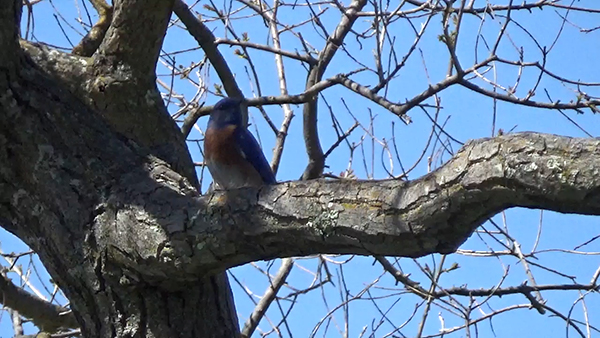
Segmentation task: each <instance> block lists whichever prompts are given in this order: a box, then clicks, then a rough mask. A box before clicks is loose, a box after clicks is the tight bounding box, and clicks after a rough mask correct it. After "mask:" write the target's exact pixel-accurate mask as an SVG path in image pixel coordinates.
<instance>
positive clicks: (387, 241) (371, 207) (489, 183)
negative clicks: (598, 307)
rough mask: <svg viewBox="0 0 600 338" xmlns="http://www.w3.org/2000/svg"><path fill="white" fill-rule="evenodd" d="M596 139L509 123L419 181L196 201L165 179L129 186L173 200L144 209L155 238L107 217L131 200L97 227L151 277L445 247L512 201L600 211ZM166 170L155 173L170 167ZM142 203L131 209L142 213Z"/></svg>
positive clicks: (124, 259)
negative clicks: (163, 184)
mask: <svg viewBox="0 0 600 338" xmlns="http://www.w3.org/2000/svg"><path fill="white" fill-rule="evenodd" d="M598 149H600V140H595V139H572V138H568V137H559V136H555V135H545V134H535V133H524V134H511V135H507V136H502V137H497V138H492V139H482V140H478V141H473V142H470V143H469V144H467V145H466V146H465V147H464V148H463V149H462V150H461V151H460V152H459V153H458V154H457V155H456V156H455V157H454V158H453V159H452V160H450V161H449V162H448V163H447V164H446V165H444V166H443V167H441V168H439V169H438V170H436V171H434V172H433V173H431V174H429V175H427V176H425V177H423V178H421V179H418V180H415V181H412V182H402V181H394V180H386V181H347V180H342V181H322V180H319V181H311V182H290V183H285V184H280V185H277V186H273V187H268V188H267V187H265V188H263V190H262V191H260V193H259V194H258V195H257V194H256V191H254V190H239V191H230V192H228V193H227V194H215V195H211V196H206V197H203V198H200V199H197V200H190V199H189V198H185V197H183V196H182V197H178V195H177V193H175V192H169V190H168V189H166V188H165V189H166V190H165V189H162V190H160V191H156V192H152V193H147V192H139V194H140V195H139V196H136V195H135V192H133V191H130V192H129V193H128V194H123V195H127V196H128V198H131V199H132V200H142V199H143V200H146V201H159V200H162V201H167V200H168V201H169V204H170V207H169V208H167V209H166V211H164V212H158V213H153V214H152V215H147V216H148V217H147V218H145V222H146V223H147V224H149V225H150V227H149V230H147V232H148V234H147V235H146V234H142V235H143V236H145V238H146V236H147V237H148V238H147V240H144V241H142V242H141V243H140V241H137V242H135V245H136V246H135V247H132V246H131V245H130V244H128V243H132V242H133V238H134V237H135V238H137V237H138V236H140V233H139V232H136V233H133V232H132V231H133V228H131V227H130V226H129V225H127V223H128V222H116V223H115V222H114V221H111V219H108V218H106V217H109V216H110V215H115V214H116V215H118V216H117V218H120V219H128V218H129V217H132V216H127V215H129V214H130V213H132V212H133V211H129V210H127V208H125V207H122V208H121V207H111V208H110V210H107V212H106V213H104V214H103V215H100V216H99V217H98V219H97V222H98V225H97V226H98V227H100V226H101V224H113V225H111V226H110V227H107V226H105V227H103V236H108V237H110V238H111V240H110V241H109V242H111V243H115V247H116V248H118V250H116V251H111V252H112V254H113V255H114V257H115V259H117V260H118V261H120V262H121V263H123V264H125V265H127V266H130V267H131V268H133V269H135V270H138V269H139V271H140V273H143V274H145V275H146V276H147V277H149V278H152V279H156V278H158V279H160V276H159V275H158V274H161V275H165V276H170V278H176V277H175V276H188V277H189V276H190V275H201V274H203V273H208V272H211V271H220V270H222V269H225V268H229V267H232V266H236V265H239V264H244V263H247V262H251V261H257V260H261V259H272V258H276V257H290V256H304V255H312V254H319V253H337V254H361V255H391V256H410V257H419V256H423V255H427V254H430V253H433V252H439V253H449V252H452V251H454V250H455V249H456V248H458V246H460V245H461V244H462V243H463V242H464V241H465V240H466V239H467V238H468V237H469V236H470V235H471V233H472V232H473V231H474V230H475V229H476V228H477V227H478V226H479V225H480V224H482V223H483V222H484V221H485V220H486V219H488V218H489V217H491V216H493V215H494V214H496V213H498V212H500V211H502V210H505V209H507V208H510V207H515V206H520V207H527V208H542V209H547V210H554V211H558V212H568V213H580V214H594V215H598V214H600V199H599V198H598V195H599V194H600V177H599V176H598V175H597V174H595V173H597V172H599V171H600V153H599V152H598ZM162 170H164V168H163V169H162ZM162 170H159V171H157V172H154V173H151V176H155V177H163V176H164V173H161V171H162ZM124 179H125V178H124ZM126 179H127V182H130V180H131V179H133V177H128V178H126ZM137 179H139V178H137ZM155 179H156V178H155ZM152 181H153V180H150V181H149V182H152ZM124 183H125V182H124ZM140 184H142V183H140ZM142 185H145V184H142ZM142 197H143V198H142ZM124 202H126V201H124ZM156 203H158V202H156ZM148 208H149V206H148V205H146V207H145V208H144V209H145V210H148ZM163 209H164V207H163ZM182 210H186V211H185V212H183V211H182ZM192 210H194V211H192ZM140 212H141V211H140V210H139V209H138V208H135V214H136V215H138V216H136V217H138V219H139V217H140V216H139V215H140ZM186 215H187V216H186ZM110 217H113V216H110ZM160 229H162V230H160ZM136 231H139V230H136ZM234 243H235V244H234ZM122 252H127V253H129V255H127V256H125V255H122V254H121V253H122ZM131 253H135V255H137V258H135V259H132V256H131ZM147 271H151V272H147ZM150 274H152V275H150Z"/></svg>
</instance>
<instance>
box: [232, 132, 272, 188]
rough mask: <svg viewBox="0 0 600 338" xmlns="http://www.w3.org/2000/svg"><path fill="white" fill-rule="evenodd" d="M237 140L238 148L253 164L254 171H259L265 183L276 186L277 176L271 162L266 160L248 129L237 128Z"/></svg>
mask: <svg viewBox="0 0 600 338" xmlns="http://www.w3.org/2000/svg"><path fill="white" fill-rule="evenodd" d="M236 134H237V135H236V139H237V142H238V146H239V147H240V150H241V152H242V156H244V158H245V159H246V160H247V161H248V162H250V164H252V166H253V167H254V169H256V171H258V173H259V174H260V177H262V179H263V182H264V183H265V184H275V183H277V180H276V179H275V175H274V174H273V171H272V170H271V166H269V162H267V159H266V158H265V155H264V154H263V152H262V149H260V146H259V145H258V142H257V141H256V139H255V138H254V136H253V135H252V133H250V131H248V129H246V128H241V127H238V128H237V133H236Z"/></svg>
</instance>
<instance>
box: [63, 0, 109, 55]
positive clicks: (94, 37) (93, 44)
mask: <svg viewBox="0 0 600 338" xmlns="http://www.w3.org/2000/svg"><path fill="white" fill-rule="evenodd" d="M90 2H91V3H92V5H93V6H94V9H95V10H96V12H98V22H96V23H95V24H94V26H93V27H92V29H90V31H89V32H88V33H87V34H86V35H85V36H84V37H83V39H81V41H80V42H79V44H77V46H75V47H73V50H72V53H73V54H75V55H79V56H87V57H90V56H92V55H93V54H94V53H95V52H96V50H98V47H100V44H101V43H102V40H103V39H104V37H105V36H106V32H107V31H108V27H110V23H111V21H112V15H113V8H112V6H109V5H108V4H107V3H106V0H90Z"/></svg>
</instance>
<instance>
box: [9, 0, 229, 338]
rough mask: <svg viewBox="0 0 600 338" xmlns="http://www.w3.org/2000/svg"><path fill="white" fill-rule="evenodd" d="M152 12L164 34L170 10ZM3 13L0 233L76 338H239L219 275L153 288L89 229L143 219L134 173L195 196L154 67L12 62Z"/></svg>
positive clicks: (47, 58)
mask: <svg viewBox="0 0 600 338" xmlns="http://www.w3.org/2000/svg"><path fill="white" fill-rule="evenodd" d="M154 2H155V3H157V4H158V5H157V7H162V14H160V13H159V14H157V15H156V17H158V18H160V19H161V20H159V22H160V23H159V24H158V25H157V26H158V27H157V28H156V29H157V30H158V31H160V30H161V29H162V33H160V34H164V29H165V27H166V22H167V20H168V15H170V3H169V2H168V1H154ZM3 3H4V4H3V7H4V8H1V9H0V19H1V21H0V22H1V27H0V46H1V47H2V48H1V49H2V51H1V52H0V63H1V64H2V67H1V68H0V93H1V95H0V163H2V164H3V165H0V225H1V226H3V227H4V228H5V229H7V230H9V231H10V232H12V233H13V234H15V235H16V236H18V237H19V238H21V239H22V240H23V241H25V243H27V244H28V245H29V246H30V247H31V248H32V249H34V250H35V251H36V252H37V253H38V254H39V256H40V259H41V260H42V262H43V263H44V265H45V267H46V268H47V269H48V271H49V272H50V274H51V275H52V277H53V278H54V280H55V282H56V283H57V284H58V285H59V286H60V287H61V289H62V290H63V291H64V292H65V294H66V296H67V297H68V298H69V300H70V302H71V307H72V309H73V311H74V313H75V315H76V317H77V319H78V321H79V323H80V325H81V330H82V334H83V335H84V336H85V337H234V336H236V335H238V332H239V327H238V322H237V316H236V312H235V307H234V303H233V300H232V295H231V290H230V287H229V284H228V281H227V276H226V274H225V273H224V272H221V273H219V274H217V275H213V276H212V277H204V276H193V277H189V278H187V280H181V279H179V280H177V281H175V282H171V283H170V284H169V285H168V286H164V285H157V284H156V283H155V281H152V280H145V279H144V277H143V276H140V275H139V274H138V273H137V272H135V271H134V270H128V269H127V268H126V267H125V266H123V264H121V263H120V262H118V260H116V259H115V258H114V256H113V255H112V254H110V252H109V251H110V250H109V248H110V247H111V243H109V242H107V241H106V240H105V239H109V238H105V237H103V236H102V233H101V231H100V227H99V226H98V222H97V218H98V217H99V216H100V215H105V214H106V211H107V210H109V212H110V210H112V209H111V208H110V206H113V205H119V206H123V205H127V207H128V208H129V207H131V206H132V205H133V206H134V207H139V208H144V202H143V201H132V200H131V199H130V197H131V196H128V195H127V193H128V192H130V191H131V190H128V189H130V187H128V186H126V185H125V184H127V182H124V178H127V177H129V178H131V176H128V174H130V173H131V172H136V173H137V174H138V175H146V177H147V173H144V168H149V167H152V166H170V167H172V168H176V170H177V171H178V172H180V173H181V175H182V176H180V177H179V178H178V180H179V181H181V185H182V186H183V187H184V188H183V189H182V190H185V193H186V194H187V195H197V192H196V187H197V180H196V177H195V170H194V167H193V164H192V162H191V159H190V157H189V154H188V152H187V148H186V146H185V143H184V140H183V137H182V136H181V133H180V132H179V130H178V128H177V127H176V126H175V123H174V122H173V120H172V119H171V118H170V116H169V115H168V114H167V113H166V110H165V107H164V105H163V103H162V99H161V97H160V94H159V93H158V91H157V89H156V87H155V82H154V81H155V76H154V64H151V65H150V66H148V65H146V69H145V71H146V73H145V74H144V73H143V72H142V71H141V70H139V69H133V68H127V67H123V60H122V59H119V58H117V57H115V56H114V55H111V54H110V53H105V54H104V55H105V56H102V55H99V56H98V57H96V58H94V59H85V58H76V57H72V56H69V55H66V54H62V53H54V52H53V51H51V50H49V49H47V48H45V47H43V46H34V45H30V44H27V43H23V47H24V49H25V51H23V50H21V48H19V44H18V40H17V34H16V27H17V25H16V22H18V16H19V8H18V2H13V1H4V2H3ZM8 3H12V4H8ZM162 3H165V4H162ZM15 4H17V6H15V7H13V6H14V5H15ZM143 5H145V4H144V2H143V1H142V2H141V3H140V5H139V6H143ZM117 7H118V6H117ZM165 8H166V9H165ZM159 9H160V8H159ZM159 9H157V11H159ZM132 10H135V8H133V9H132ZM148 12H150V11H149V10H148V11H146V14H148V16H150V15H152V14H153V13H148ZM165 13H166V14H165ZM161 15H162V16H161ZM117 16H118V15H117ZM150 21H152V20H150ZM144 29H147V28H144ZM161 41H162V40H158V43H157V45H158V46H160V44H161ZM154 44H155V45H156V43H154ZM106 50H109V48H106ZM138 52H147V51H143V50H142V51H138ZM53 53H54V54H53ZM150 62H152V61H150ZM154 62H155V61H154ZM116 68H119V70H115V69H116ZM142 70H143V69H142ZM136 72H138V73H136ZM112 216H114V217H112V218H111V217H110V216H109V217H105V218H103V219H111V220H112V221H113V222H115V224H116V223H119V224H121V222H124V223H127V222H130V223H128V225H129V226H131V229H133V230H131V232H132V233H133V234H134V235H137V234H138V233H137V230H135V229H139V228H140V227H143V226H144V224H143V222H137V221H136V220H133V219H127V220H125V219H119V215H118V213H117V212H115V213H114V214H113V215H112ZM141 232H143V231H140V233H141ZM140 240H141V241H143V240H144V238H140ZM123 254H125V255H127V253H123ZM164 278H167V279H168V276H163V279H164Z"/></svg>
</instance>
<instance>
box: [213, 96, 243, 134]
mask: <svg viewBox="0 0 600 338" xmlns="http://www.w3.org/2000/svg"><path fill="white" fill-rule="evenodd" d="M242 102H243V99H240V98H229V97H226V98H224V99H222V100H221V101H219V102H217V104H215V106H214V108H213V110H212V111H211V112H210V118H209V120H208V125H209V127H213V128H223V127H226V126H230V125H235V126H241V125H242V110H241V104H242Z"/></svg>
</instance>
